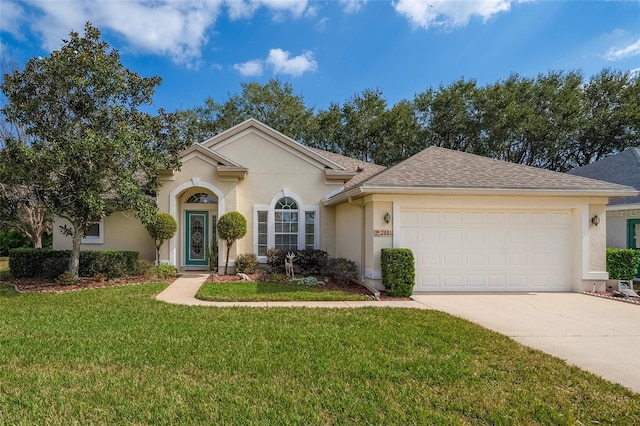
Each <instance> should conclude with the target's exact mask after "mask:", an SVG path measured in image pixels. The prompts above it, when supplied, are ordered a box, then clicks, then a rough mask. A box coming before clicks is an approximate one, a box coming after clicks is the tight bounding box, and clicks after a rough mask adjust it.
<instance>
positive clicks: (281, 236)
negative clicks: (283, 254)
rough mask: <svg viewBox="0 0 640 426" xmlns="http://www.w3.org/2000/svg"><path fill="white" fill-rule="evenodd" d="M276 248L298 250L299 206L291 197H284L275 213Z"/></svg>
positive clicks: (277, 204) (278, 203) (279, 201)
mask: <svg viewBox="0 0 640 426" xmlns="http://www.w3.org/2000/svg"><path fill="white" fill-rule="evenodd" d="M274 223H275V248H277V249H280V250H295V249H297V248H298V204H297V203H296V202H295V200H294V199H293V198H291V197H282V198H281V199H280V200H278V202H277V203H276V208H275V212H274Z"/></svg>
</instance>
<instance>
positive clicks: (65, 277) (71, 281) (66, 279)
mask: <svg viewBox="0 0 640 426" xmlns="http://www.w3.org/2000/svg"><path fill="white" fill-rule="evenodd" d="M56 284H58V285H65V286H67V285H76V284H78V279H77V278H76V277H74V276H73V275H71V273H70V272H69V271H65V272H63V273H61V274H60V275H59V276H58V278H56Z"/></svg>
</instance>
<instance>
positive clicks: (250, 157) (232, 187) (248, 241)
mask: <svg viewBox="0 0 640 426" xmlns="http://www.w3.org/2000/svg"><path fill="white" fill-rule="evenodd" d="M205 146H206V144H205ZM215 150H216V152H217V153H219V154H221V155H223V156H224V157H226V158H230V159H232V160H233V161H235V162H236V163H238V164H240V165H241V166H243V167H245V168H247V169H248V173H247V175H246V177H244V179H238V180H237V181H227V180H225V179H228V178H222V179H221V178H220V177H219V176H218V173H217V171H216V164H214V163H213V162H212V161H211V160H207V159H204V158H202V156H201V155H193V154H192V155H189V156H187V157H186V158H185V160H184V161H183V165H182V168H181V170H180V171H177V172H175V175H174V176H172V177H170V178H169V179H168V180H166V181H165V182H164V183H163V186H162V189H161V191H160V193H159V194H158V206H159V208H160V209H161V210H163V211H170V212H171V213H172V214H174V217H175V218H176V220H177V221H178V226H179V228H178V229H179V235H178V236H176V238H175V239H174V240H173V241H172V242H170V244H168V245H167V246H166V247H163V251H162V256H161V258H162V259H168V260H169V261H171V259H174V262H175V263H176V264H177V266H179V267H182V266H184V260H183V257H184V256H183V253H182V251H183V249H182V247H184V228H185V207H184V206H183V205H182V200H183V199H184V196H186V195H187V194H190V193H194V192H200V191H202V192H208V193H212V195H218V196H219V197H220V200H219V203H218V206H219V212H218V217H220V216H221V215H222V214H224V213H226V212H229V211H238V212H239V213H241V214H242V215H243V216H244V217H245V218H246V219H247V234H246V236H245V237H244V238H242V239H241V240H239V241H237V242H236V243H235V244H234V245H233V246H232V249H231V253H230V259H231V260H233V259H235V256H236V255H237V254H241V253H253V252H255V247H256V244H257V242H256V241H255V229H254V225H257V224H254V211H255V208H256V206H261V207H262V208H264V207H265V206H267V207H268V206H270V205H273V203H275V201H276V200H277V199H278V198H280V197H282V196H291V197H292V198H294V199H296V200H297V201H299V203H300V204H301V205H300V206H299V207H301V208H304V209H305V210H315V209H317V211H318V213H317V215H318V217H317V220H318V221H319V235H318V238H319V241H318V248H320V249H323V250H326V251H327V252H329V254H330V255H333V254H334V253H335V232H334V229H335V208H334V207H323V206H322V204H321V199H322V198H323V197H324V196H325V195H327V194H329V193H330V192H333V191H335V190H336V189H338V188H340V187H341V182H336V181H330V182H328V181H326V180H325V171H324V168H325V167H324V165H321V164H319V163H317V162H316V161H315V160H312V159H309V158H307V157H304V155H301V154H300V153H298V152H294V151H292V150H291V149H290V148H289V147H287V146H286V145H284V144H282V143H280V142H279V141H278V140H274V139H271V138H269V137H268V136H267V135H264V134H261V133H255V132H245V133H242V134H240V135H236V136H234V137H233V138H230V139H229V140H225V141H223V142H222V143H219V144H218V145H216V146H215ZM194 178H198V179H195V180H194ZM195 207H197V206H195ZM303 218H304V216H303V215H301V220H303ZM220 250H221V253H222V252H223V251H224V247H223V246H222V244H220ZM172 252H173V254H172ZM222 261H223V256H220V258H219V263H220V262H222ZM231 264H232V262H231Z"/></svg>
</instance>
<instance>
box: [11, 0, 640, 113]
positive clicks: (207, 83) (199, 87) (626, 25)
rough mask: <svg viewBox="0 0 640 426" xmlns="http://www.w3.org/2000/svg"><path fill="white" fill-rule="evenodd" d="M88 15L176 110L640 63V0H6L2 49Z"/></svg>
mask: <svg viewBox="0 0 640 426" xmlns="http://www.w3.org/2000/svg"><path fill="white" fill-rule="evenodd" d="M87 20H88V21H91V22H92V23H93V24H94V25H96V26H97V27H98V28H100V30H101V31H102V35H103V38H104V39H105V40H106V41H107V42H108V43H109V44H110V45H111V46H112V47H114V48H115V49H117V50H118V51H119V52H120V53H121V55H122V61H123V63H124V64H125V66H127V67H129V68H130V69H132V70H133V71H135V72H138V73H139V74H141V75H143V76H152V75H159V76H160V77H162V79H163V83H162V85H161V86H160V87H159V88H158V89H157V92H156V95H155V97H154V99H155V104H156V106H157V107H162V108H165V109H167V110H169V111H173V110H175V109H177V108H189V107H193V106H198V105H202V104H203V103H204V100H205V99H206V98H207V97H213V98H214V99H215V100H216V101H218V102H221V101H224V100H226V99H227V97H228V96H229V94H235V93H238V92H240V90H241V87H240V83H241V82H251V81H256V82H259V83H261V84H264V83H266V82H267V81H268V80H269V79H270V78H273V77H278V78H280V79H281V80H283V81H286V82H289V83H291V85H292V86H293V88H294V91H295V92H296V93H297V94H299V95H302V96H303V97H304V100H305V103H306V104H307V106H309V107H315V109H316V111H317V110H319V109H326V108H327V107H328V106H329V103H330V102H338V103H343V102H344V101H345V100H347V99H349V98H350V97H352V96H353V95H354V94H356V93H361V92H362V91H363V90H365V89H380V90H381V91H382V93H383V95H384V97H385V98H386V99H387V100H388V101H389V104H390V105H393V104H395V103H396V102H398V101H399V100H401V99H412V98H413V96H414V95H415V94H416V93H419V92H423V91H425V90H427V89H428V88H429V87H434V88H437V87H438V86H440V85H445V86H446V85H448V84H450V83H452V82H454V81H456V80H458V79H459V78H466V79H474V80H476V81H477V82H478V83H479V84H487V83H493V82H495V81H498V80H502V79H506V78H508V77H509V75H510V74H512V73H518V74H520V75H523V76H531V77H534V76H536V75H537V74H540V73H547V72H549V71H552V70H582V71H583V72H584V75H585V76H586V77H590V76H592V75H594V74H596V73H598V72H599V71H600V70H602V69H603V68H605V67H610V68H614V69H617V70H622V71H629V70H640V0H629V1H517V0H516V1H510V0H486V1H438V0H429V1H416V0H394V1H382V0H380V1H373V0H369V1H367V0H344V1H339V0H334V1H289V0H206V1H162V0H157V1H133V0H114V1H107V0H102V1H59V0H51V1H48V0H36V1H12V0H1V1H0V27H1V32H0V37H1V39H0V52H1V54H2V58H3V59H5V60H6V59H9V60H12V61H14V62H16V63H17V64H18V66H22V64H24V62H26V61H27V60H28V59H29V58H30V57H34V56H46V55H48V54H49V53H50V52H51V51H52V50H54V49H57V48H59V47H60V46H61V40H62V39H63V38H66V36H67V35H68V33H69V31H70V30H71V29H74V30H76V31H79V32H82V30H83V26H84V22H85V21H87Z"/></svg>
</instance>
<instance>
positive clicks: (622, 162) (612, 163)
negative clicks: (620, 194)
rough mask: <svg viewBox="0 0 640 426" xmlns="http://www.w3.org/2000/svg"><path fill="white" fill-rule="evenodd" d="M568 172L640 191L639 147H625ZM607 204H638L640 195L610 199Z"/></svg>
mask: <svg viewBox="0 0 640 426" xmlns="http://www.w3.org/2000/svg"><path fill="white" fill-rule="evenodd" d="M568 173H569V174H571V175H574V176H584V177H588V178H591V179H598V180H603V181H606V182H613V183H618V184H620V185H627V186H631V187H633V188H635V189H637V190H638V191H640V147H631V148H627V149H625V150H624V151H622V152H619V153H617V154H615V155H611V156H609V157H606V158H603V159H602V160H599V161H595V162H593V163H591V164H587V165H586V166H582V167H578V168H575V169H573V170H570V171H569V172H568ZM609 204H611V205H624V204H640V195H636V196H635V197H624V198H617V199H612V200H611V202H610V203H609Z"/></svg>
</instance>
